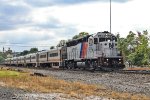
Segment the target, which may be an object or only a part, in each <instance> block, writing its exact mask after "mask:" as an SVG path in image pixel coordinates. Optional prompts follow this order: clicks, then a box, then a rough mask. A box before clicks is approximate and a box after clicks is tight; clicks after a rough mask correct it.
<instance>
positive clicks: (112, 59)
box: [5, 31, 125, 70]
mask: <svg viewBox="0 0 150 100" xmlns="http://www.w3.org/2000/svg"><path fill="white" fill-rule="evenodd" d="M5 65H16V66H34V67H35V66H36V67H38V66H40V67H43V68H44V67H59V68H67V69H76V68H82V69H89V70H95V69H103V70H118V69H123V68H124V67H125V65H124V62H123V57H122V55H121V52H120V51H119V50H118V48H117V38H116V37H115V35H113V34H111V33H109V32H107V31H104V32H98V33H96V34H93V35H87V36H85V37H82V38H79V39H75V40H72V41H69V42H67V43H66V45H65V46H62V47H58V48H56V49H52V50H48V51H41V52H38V53H33V54H28V55H25V56H21V57H14V58H11V59H6V60H5Z"/></svg>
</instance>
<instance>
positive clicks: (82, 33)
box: [72, 32, 89, 39]
mask: <svg viewBox="0 0 150 100" xmlns="http://www.w3.org/2000/svg"><path fill="white" fill-rule="evenodd" d="M87 35H89V33H88V32H80V33H79V34H78V35H75V36H73V38H72V39H78V38H82V37H84V36H87Z"/></svg>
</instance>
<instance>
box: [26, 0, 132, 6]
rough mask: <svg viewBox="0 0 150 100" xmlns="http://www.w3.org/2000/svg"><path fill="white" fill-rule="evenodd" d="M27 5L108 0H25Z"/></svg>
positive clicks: (70, 3) (123, 1)
mask: <svg viewBox="0 0 150 100" xmlns="http://www.w3.org/2000/svg"><path fill="white" fill-rule="evenodd" d="M128 1H131V0H112V2H118V3H125V2H128ZM25 2H26V3H27V4H29V5H32V6H36V7H45V6H53V5H73V4H81V3H89V2H109V0H25Z"/></svg>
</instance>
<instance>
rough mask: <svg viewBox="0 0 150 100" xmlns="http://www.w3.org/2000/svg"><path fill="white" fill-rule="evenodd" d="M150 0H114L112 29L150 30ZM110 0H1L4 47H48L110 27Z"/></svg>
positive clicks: (122, 31) (0, 42)
mask: <svg viewBox="0 0 150 100" xmlns="http://www.w3.org/2000/svg"><path fill="white" fill-rule="evenodd" d="M149 4H150V0H112V33H113V34H117V33H120V35H121V37H125V36H126V35H127V34H128V33H129V31H134V32H136V31H143V30H148V31H149V30H150V23H149V22H150V13H149V9H150V6H149ZM109 10H110V8H109V0H0V51H2V50H3V47H4V48H5V50H8V48H10V49H11V50H12V51H13V52H21V51H23V50H29V49H30V48H32V47H37V48H38V49H39V50H45V49H46V50H47V49H49V48H50V46H56V45H57V44H58V42H59V41H60V40H62V39H65V40H68V39H71V38H72V37H73V36H74V35H76V34H78V33H80V32H88V33H89V34H93V33H96V32H101V31H109V30H110V29H109V25H110V24H109V23H110V20H109V19H110V18H109V16H110V12H109Z"/></svg>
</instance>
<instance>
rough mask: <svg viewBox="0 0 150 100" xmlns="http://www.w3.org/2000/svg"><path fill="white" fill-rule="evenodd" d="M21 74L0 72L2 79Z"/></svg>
mask: <svg viewBox="0 0 150 100" xmlns="http://www.w3.org/2000/svg"><path fill="white" fill-rule="evenodd" d="M19 75H20V73H19V72H16V71H6V70H4V71H0V77H9V76H19Z"/></svg>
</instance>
